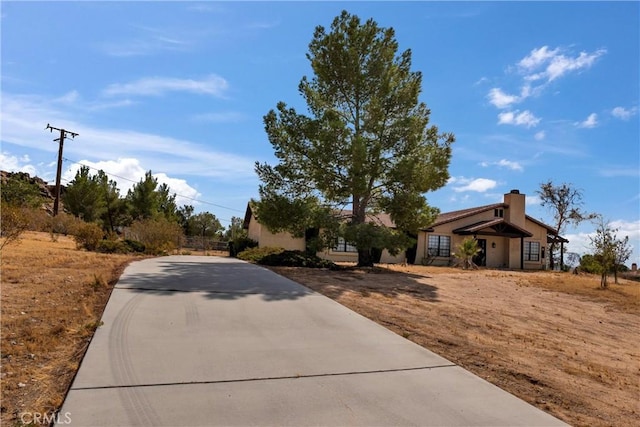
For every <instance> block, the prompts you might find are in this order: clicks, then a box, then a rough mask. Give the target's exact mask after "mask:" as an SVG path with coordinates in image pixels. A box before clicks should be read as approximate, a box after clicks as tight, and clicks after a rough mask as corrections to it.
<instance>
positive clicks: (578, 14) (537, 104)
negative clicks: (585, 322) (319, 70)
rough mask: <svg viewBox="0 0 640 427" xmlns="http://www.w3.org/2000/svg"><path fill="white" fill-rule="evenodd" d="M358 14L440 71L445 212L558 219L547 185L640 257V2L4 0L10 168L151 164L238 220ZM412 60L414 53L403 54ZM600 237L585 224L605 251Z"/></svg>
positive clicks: (5, 151)
mask: <svg viewBox="0 0 640 427" xmlns="http://www.w3.org/2000/svg"><path fill="white" fill-rule="evenodd" d="M342 10H347V11H349V12H350V13H352V14H355V15H358V16H359V17H360V18H361V19H362V20H363V21H364V20H367V19H369V18H372V19H374V20H375V21H376V22H377V23H378V25H379V26H381V27H393V28H394V30H395V34H396V38H397V41H398V43H399V50H400V51H404V50H406V49H411V52H412V67H411V68H412V70H413V71H420V72H421V73H422V75H423V81H422V93H421V96H420V100H421V101H423V102H425V103H426V104H427V105H428V107H429V108H430V109H431V121H430V124H432V125H436V126H437V127H438V128H439V129H440V131H442V132H452V133H454V134H455V136H456V142H455V143H454V145H453V156H452V160H451V164H450V168H449V172H450V175H451V178H450V179H449V181H448V183H447V185H446V186H445V187H443V188H441V189H439V190H437V191H435V192H431V193H427V194H426V196H427V199H428V201H429V204H430V205H432V206H436V207H438V208H439V209H440V210H441V211H442V212H448V211H453V210H458V209H465V208H469V207H474V206H480V205H486V204H491V203H496V202H501V201H502V197H503V194H504V193H507V192H509V191H510V190H512V189H518V190H520V192H521V193H525V194H526V195H527V213H528V214H529V215H530V216H532V217H534V218H536V219H539V220H542V221H544V222H546V223H547V224H550V225H553V215H552V212H551V211H549V210H548V209H547V208H545V207H543V206H541V205H540V199H539V198H538V197H537V196H536V191H537V190H538V189H539V188H540V184H541V183H542V182H545V181H548V180H552V181H553V182H554V183H556V184H562V183H567V184H570V185H571V186H573V187H574V188H576V189H578V190H579V191H581V192H582V194H583V205H582V208H583V209H584V210H585V211H586V212H594V213H598V214H600V215H602V216H603V218H604V219H605V220H606V221H608V222H610V223H611V225H612V226H614V227H616V228H618V229H619V232H618V235H619V237H622V236H629V238H630V242H631V244H632V246H633V247H634V252H633V255H632V258H631V259H630V260H629V261H628V262H627V264H628V265H630V264H631V263H632V262H637V263H640V135H639V134H640V126H639V124H640V123H639V114H638V112H639V111H638V108H639V106H638V101H639V83H640V77H639V76H640V69H639V68H640V67H639V56H640V45H639V44H640V34H639V32H640V22H639V21H640V3H639V2H338V1H335V2H188V1H181V2H161V1H146V2H118V1H104V2H92V1H83V2H79V1H78V2H56V1H47V2H28V1H20V2H14V1H2V2H0V27H1V42H2V43H1V51H0V58H1V80H0V83H1V92H0V97H1V98H0V107H1V113H2V117H1V122H0V126H1V128H0V135H1V138H0V139H1V143H2V148H1V154H0V168H1V169H3V170H7V171H25V172H28V173H30V174H31V175H37V176H39V177H41V178H43V179H44V180H46V181H48V182H50V183H54V182H55V176H56V163H57V152H58V143H57V142H54V141H53V140H54V139H55V138H58V136H59V135H58V134H57V133H56V132H53V133H52V132H51V131H49V130H46V127H47V125H48V124H50V125H51V126H53V127H57V128H63V129H66V130H69V131H72V132H75V133H77V134H78V136H77V137H75V138H74V139H67V140H65V144H64V159H65V160H64V163H63V178H62V182H63V184H65V183H68V182H69V181H71V180H72V179H73V177H74V176H75V173H76V171H77V170H78V168H79V167H80V166H81V165H86V166H89V167H90V168H91V170H92V172H95V171H97V170H98V169H102V170H104V171H105V172H106V173H107V174H108V175H109V176H110V177H111V178H112V179H114V180H115V181H116V182H117V183H118V188H119V189H120V191H121V194H122V195H125V194H126V192H127V190H128V189H129V188H131V186H132V185H133V184H134V183H135V182H138V181H139V180H140V179H141V178H142V177H143V175H144V173H145V171H148V170H151V171H152V173H153V174H154V176H155V177H156V178H157V179H158V181H159V182H160V183H167V184H168V185H169V187H170V188H171V190H172V192H174V193H175V194H176V195H177V202H178V204H179V205H183V204H190V205H193V206H194V208H195V210H196V211H197V212H200V211H209V212H212V213H214V214H215V215H216V216H217V217H218V218H219V219H220V220H221V221H222V224H223V225H228V224H229V221H230V219H231V217H232V216H237V217H242V216H243V215H244V212H245V209H246V205H247V202H248V201H249V200H250V199H251V198H257V197H258V185H259V180H258V178H257V176H256V174H255V172H254V164H255V162H256V161H258V162H268V163H271V164H275V157H274V155H273V148H272V146H271V145H270V143H269V141H268V139H267V135H266V133H265V131H264V123H263V117H264V115H265V114H267V113H268V112H269V110H271V109H274V108H275V107H276V104H277V103H278V102H279V101H284V102H286V103H287V104H288V105H289V106H291V107H295V108H296V109H297V110H298V111H299V112H301V113H306V112H307V110H306V105H305V103H304V100H303V99H302V97H301V96H300V95H299V93H298V84H299V82H300V80H301V78H302V77H303V76H308V77H310V78H311V77H313V73H312V70H311V68H310V65H309V61H308V59H307V58H306V53H307V52H308V45H309V42H310V41H311V39H312V36H313V32H314V29H315V27H316V26H318V25H322V26H324V27H325V28H327V29H328V28H329V27H330V25H331V22H332V20H333V18H334V17H336V16H337V15H339V14H340V12H341V11H342ZM399 53H400V52H399ZM594 229H595V226H594V225H593V224H591V223H582V224H581V225H580V226H578V227H569V228H568V229H567V231H566V232H565V234H564V236H565V237H567V238H568V239H569V240H570V243H569V250H571V251H574V252H578V253H581V254H582V253H589V252H590V247H589V235H591V234H592V233H593V231H594Z"/></svg>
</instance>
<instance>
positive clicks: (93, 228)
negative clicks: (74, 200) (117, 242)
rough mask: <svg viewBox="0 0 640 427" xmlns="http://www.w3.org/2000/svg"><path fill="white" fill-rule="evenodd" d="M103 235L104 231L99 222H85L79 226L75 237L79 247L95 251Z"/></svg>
mask: <svg viewBox="0 0 640 427" xmlns="http://www.w3.org/2000/svg"><path fill="white" fill-rule="evenodd" d="M103 237H104V232H103V231H102V228H101V227H100V226H99V225H98V224H96V223H94V222H85V223H82V224H81V225H80V226H79V227H78V228H77V230H76V231H75V235H74V236H73V239H74V240H75V241H76V246H77V247H78V249H80V248H85V249H86V250H88V251H95V250H96V249H97V247H98V244H99V243H100V242H101V241H102V238H103Z"/></svg>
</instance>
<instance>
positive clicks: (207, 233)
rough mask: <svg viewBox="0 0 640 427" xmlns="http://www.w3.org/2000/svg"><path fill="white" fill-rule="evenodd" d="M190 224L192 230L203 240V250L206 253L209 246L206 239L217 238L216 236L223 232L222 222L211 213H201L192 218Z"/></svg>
mask: <svg viewBox="0 0 640 427" xmlns="http://www.w3.org/2000/svg"><path fill="white" fill-rule="evenodd" d="M190 222H191V224H192V226H191V227H190V228H191V230H193V231H194V232H197V233H198V236H200V237H201V238H202V250H203V251H206V250H207V249H208V245H207V243H206V238H207V237H211V236H215V234H216V233H217V232H218V231H220V230H222V225H221V224H220V221H219V220H218V218H216V216H215V215H214V214H212V213H211V212H201V213H199V214H197V215H194V216H192V217H191V219H190Z"/></svg>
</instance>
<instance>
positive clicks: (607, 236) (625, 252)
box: [589, 217, 631, 288]
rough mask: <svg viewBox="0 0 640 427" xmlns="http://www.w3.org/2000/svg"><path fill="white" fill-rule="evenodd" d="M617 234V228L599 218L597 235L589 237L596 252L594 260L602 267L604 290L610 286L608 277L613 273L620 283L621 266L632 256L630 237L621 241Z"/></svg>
mask: <svg viewBox="0 0 640 427" xmlns="http://www.w3.org/2000/svg"><path fill="white" fill-rule="evenodd" d="M617 232H618V229H617V228H613V227H612V226H611V225H610V224H608V223H605V221H604V219H603V218H602V217H599V218H598V222H597V228H596V234H595V236H594V237H589V239H590V240H591V247H592V248H593V250H594V255H593V259H594V260H595V261H596V262H597V263H598V264H599V266H600V274H601V279H600V286H601V287H602V288H606V287H607V286H608V284H607V275H608V274H609V273H611V272H613V273H614V275H615V283H618V271H619V269H620V265H621V264H624V262H625V261H626V260H628V259H629V257H630V256H631V247H630V246H629V236H625V237H624V238H623V239H619V238H618V236H617V234H616V233H617Z"/></svg>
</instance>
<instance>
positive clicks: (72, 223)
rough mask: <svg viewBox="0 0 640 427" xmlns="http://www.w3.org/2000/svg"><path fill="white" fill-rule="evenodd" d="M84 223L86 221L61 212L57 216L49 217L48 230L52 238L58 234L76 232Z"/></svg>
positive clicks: (65, 234) (66, 234)
mask: <svg viewBox="0 0 640 427" xmlns="http://www.w3.org/2000/svg"><path fill="white" fill-rule="evenodd" d="M82 224H84V222H83V221H82V220H80V219H78V218H76V217H74V216H73V215H69V214H66V213H64V212H60V213H59V214H58V215H56V216H52V217H48V220H47V230H46V231H48V232H49V233H51V235H52V238H54V236H55V235H58V234H62V235H64V236H68V235H69V234H76V231H77V230H78V227H80V226H81V225H82ZM42 231H45V230H42Z"/></svg>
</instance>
